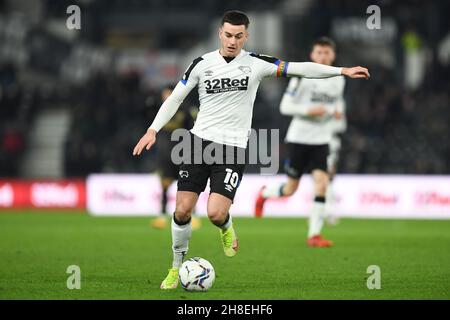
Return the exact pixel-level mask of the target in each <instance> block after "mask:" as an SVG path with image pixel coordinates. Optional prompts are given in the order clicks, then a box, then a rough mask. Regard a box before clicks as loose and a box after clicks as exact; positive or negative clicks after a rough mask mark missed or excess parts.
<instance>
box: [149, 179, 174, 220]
mask: <svg viewBox="0 0 450 320" xmlns="http://www.w3.org/2000/svg"><path fill="white" fill-rule="evenodd" d="M173 181H174V179H173V178H172V177H167V176H164V175H163V174H160V182H161V189H162V195H161V215H160V216H159V217H158V218H156V219H154V220H153V221H152V222H151V226H152V227H153V228H156V229H165V228H166V227H167V225H168V222H169V221H168V217H167V216H168V215H167V201H168V190H169V187H170V186H171V185H172V183H173Z"/></svg>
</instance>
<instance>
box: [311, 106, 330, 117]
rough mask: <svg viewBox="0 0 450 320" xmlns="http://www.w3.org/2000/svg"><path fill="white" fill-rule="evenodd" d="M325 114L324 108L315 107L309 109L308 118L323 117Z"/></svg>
mask: <svg viewBox="0 0 450 320" xmlns="http://www.w3.org/2000/svg"><path fill="white" fill-rule="evenodd" d="M326 113H327V109H325V107H324V106H317V107H313V108H311V109H309V111H308V116H310V117H323V116H324V115H325V114H326Z"/></svg>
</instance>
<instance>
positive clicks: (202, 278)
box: [179, 257, 216, 291]
mask: <svg viewBox="0 0 450 320" xmlns="http://www.w3.org/2000/svg"><path fill="white" fill-rule="evenodd" d="M179 277H180V283H181V286H182V287H183V289H185V290H187V291H208V290H209V289H210V288H211V287H212V285H213V283H214V280H215V278H216V273H215V271H214V268H213V266H212V265H211V263H209V261H207V260H206V259H203V258H200V257H194V258H190V259H188V260H186V261H185V262H184V263H183V264H182V265H181V268H180V272H179Z"/></svg>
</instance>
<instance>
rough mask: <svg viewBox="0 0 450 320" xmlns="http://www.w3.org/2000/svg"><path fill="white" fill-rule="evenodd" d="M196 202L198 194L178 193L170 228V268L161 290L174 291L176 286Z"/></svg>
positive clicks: (190, 230)
mask: <svg viewBox="0 0 450 320" xmlns="http://www.w3.org/2000/svg"><path fill="white" fill-rule="evenodd" d="M197 200H198V194H197V193H196V192H191V191H178V192H177V200H176V208H175V213H174V215H173V219H172V223H171V227H172V251H173V260H172V268H171V269H169V274H168V275H167V277H166V278H165V279H164V281H163V282H162V283H161V289H174V288H176V287H177V285H178V270H179V269H180V267H181V265H182V264H183V258H184V256H185V255H186V253H187V252H188V250H189V240H190V238H191V234H192V226H191V213H192V210H193V208H194V207H195V205H196V203H197Z"/></svg>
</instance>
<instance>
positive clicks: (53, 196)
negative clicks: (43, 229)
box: [0, 180, 86, 209]
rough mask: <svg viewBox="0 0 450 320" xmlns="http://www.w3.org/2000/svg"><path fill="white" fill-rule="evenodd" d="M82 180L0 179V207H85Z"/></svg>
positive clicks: (84, 191) (84, 192) (83, 183)
mask: <svg viewBox="0 0 450 320" xmlns="http://www.w3.org/2000/svg"><path fill="white" fill-rule="evenodd" d="M85 189H86V188H85V182H84V180H0V209H1V208H3V209H5V208H10V209H15V208H55V209H58V208H59V209H85V208H86V190H85Z"/></svg>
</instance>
